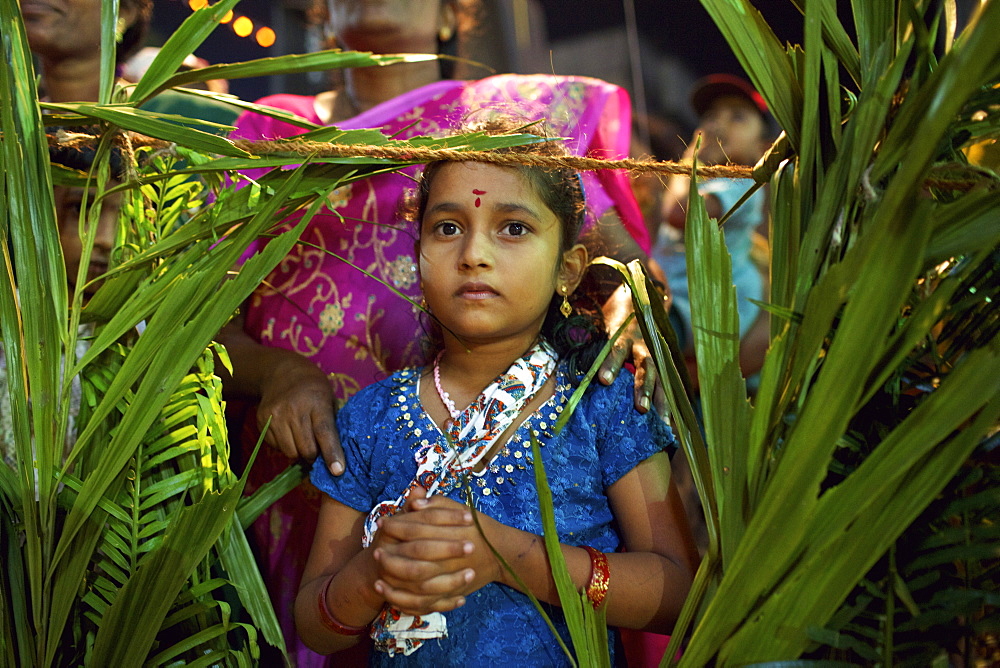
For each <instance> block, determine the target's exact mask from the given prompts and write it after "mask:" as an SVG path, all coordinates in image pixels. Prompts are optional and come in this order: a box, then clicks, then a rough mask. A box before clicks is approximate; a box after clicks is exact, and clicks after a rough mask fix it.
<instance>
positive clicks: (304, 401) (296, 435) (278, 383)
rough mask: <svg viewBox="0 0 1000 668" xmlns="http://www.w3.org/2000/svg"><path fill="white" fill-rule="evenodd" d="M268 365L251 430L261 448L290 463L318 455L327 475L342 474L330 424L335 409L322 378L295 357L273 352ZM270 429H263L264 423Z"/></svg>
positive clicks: (340, 454)
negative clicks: (260, 441) (260, 435)
mask: <svg viewBox="0 0 1000 668" xmlns="http://www.w3.org/2000/svg"><path fill="white" fill-rule="evenodd" d="M270 350H271V351H272V352H274V353H279V354H280V356H279V355H274V356H273V357H272V359H273V361H274V364H273V365H272V367H271V369H270V373H268V375H267V379H266V382H263V383H261V388H260V389H261V391H260V404H259V405H258V406H257V426H258V427H259V428H260V429H261V430H263V429H264V428H265V426H267V432H266V434H265V436H264V440H265V442H267V443H268V444H270V445H272V446H274V447H276V448H278V449H279V450H281V451H282V452H283V453H284V454H285V455H287V456H288V457H292V458H303V459H308V460H310V461H311V460H313V459H316V457H317V455H322V456H323V459H324V461H325V462H326V464H327V466H328V468H329V469H330V472H331V473H333V474H334V475H340V474H341V473H343V472H344V452H343V450H342V449H341V446H340V438H339V437H338V435H337V428H336V424H335V420H334V417H335V414H336V404H335V402H334V396H333V389H332V388H331V387H330V382H329V381H328V380H327V378H326V374H324V373H323V371H322V370H321V369H320V368H319V367H317V366H316V365H315V364H313V363H312V362H310V361H309V360H308V359H306V358H304V357H302V356H301V355H299V354H297V353H294V352H291V351H287V350H279V349H276V348H271V349H270ZM269 419H270V424H269V425H268V420H269Z"/></svg>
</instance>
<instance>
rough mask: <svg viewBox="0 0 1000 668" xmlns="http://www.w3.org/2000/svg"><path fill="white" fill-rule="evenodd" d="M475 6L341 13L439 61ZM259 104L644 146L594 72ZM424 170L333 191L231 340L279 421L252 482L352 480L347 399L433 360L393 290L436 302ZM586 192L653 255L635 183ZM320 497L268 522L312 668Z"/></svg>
mask: <svg viewBox="0 0 1000 668" xmlns="http://www.w3.org/2000/svg"><path fill="white" fill-rule="evenodd" d="M460 9H461V8H460V7H459V5H458V3H457V2H452V1H449V0H395V1H389V2H369V1H366V0H360V1H352V0H330V3H329V11H330V19H331V25H332V26H333V27H334V29H335V31H336V34H337V40H338V42H339V44H340V45H341V46H343V47H344V48H347V49H352V50H359V51H372V52H375V53H400V52H412V53H438V52H440V48H441V44H442V43H447V42H449V41H450V40H452V39H453V38H454V35H455V32H456V30H457V23H458V19H459V16H460ZM259 103H260V104H264V105H267V106H271V107H277V108H280V109H283V110H286V111H291V112H293V113H295V114H296V115H298V116H300V117H302V118H304V119H306V120H308V121H311V122H312V123H316V124H320V125H331V124H332V125H336V126H337V127H339V128H342V129H354V128H378V129H379V130H381V131H382V132H383V133H384V134H386V135H391V136H393V137H396V138H408V137H413V136H417V135H431V136H446V135H449V134H454V131H455V128H457V127H459V126H460V125H462V124H464V123H467V122H468V121H469V120H475V119H481V118H484V116H488V115H490V114H503V115H507V116H510V115H514V116H516V117H518V118H524V119H526V120H536V119H544V120H545V123H546V127H547V129H548V132H549V134H553V135H556V136H562V137H568V138H570V142H569V143H568V145H567V147H568V149H569V150H570V151H571V152H572V153H574V154H577V155H589V156H594V157H602V158H621V157H626V156H627V152H628V147H629V131H630V130H629V129H630V124H631V119H630V114H631V109H630V103H629V100H628V96H627V94H626V93H625V92H624V91H623V90H622V89H620V88H618V87H617V86H613V85H611V84H608V83H606V82H603V81H599V80H596V79H590V78H585V77H560V76H546V75H538V76H519V75H499V76H493V77H488V78H486V79H482V80H479V81H456V80H446V79H442V78H441V72H440V66H439V62H438V61H429V62H426V63H411V64H401V65H393V66H389V67H370V68H358V69H354V70H349V71H347V72H346V73H345V85H344V87H343V88H342V89H340V90H337V91H329V92H327V93H323V94H321V95H319V96H316V97H303V96H296V95H275V96H271V97H268V98H264V99H263V100H260V101H259ZM236 125H237V130H236V132H235V133H234V136H235V137H240V138H246V139H273V138H277V137H287V136H291V135H295V134H300V133H301V132H303V130H301V129H300V128H298V127H296V126H293V125H290V124H288V123H284V122H281V121H277V120H274V119H271V118H269V117H265V116H260V115H256V114H245V115H244V116H242V117H241V118H240V119H239V120H238V121H237V123H236ZM417 169H418V168H416V167H412V168H407V169H404V170H402V171H401V172H399V173H393V174H385V175H379V176H375V177H372V178H369V179H365V180H363V181H359V182H356V183H353V184H350V185H348V186H345V187H344V188H342V189H338V190H336V191H334V192H333V193H332V194H331V195H330V197H329V202H328V205H327V208H326V209H325V210H323V211H322V212H321V213H319V214H318V215H317V216H316V217H315V218H314V219H313V220H312V221H311V223H310V225H309V227H308V229H307V230H306V231H305V233H304V235H303V237H302V242H303V243H300V244H298V245H297V246H296V247H295V249H293V251H292V252H291V253H290V254H289V255H288V257H287V258H286V259H285V260H284V261H283V262H282V264H281V265H279V267H278V268H277V269H275V271H274V272H273V273H272V274H271V275H270V276H269V277H268V279H267V280H266V281H265V282H264V284H262V285H261V286H260V287H259V288H258V289H257V291H256V292H255V293H254V294H253V296H252V297H251V299H250V300H249V301H248V303H247V304H246V306H245V309H244V311H243V313H242V314H241V316H240V318H238V319H236V320H234V322H233V323H231V324H230V325H228V326H227V328H226V329H225V330H224V331H223V333H222V335H221V336H220V339H221V340H222V342H223V343H224V344H225V345H226V346H227V348H228V350H229V353H230V356H231V358H232V361H233V365H234V374H233V378H231V379H227V388H228V390H229V391H230V392H231V393H233V394H234V395H235V396H243V397H247V398H250V399H252V400H257V401H259V405H258V408H257V414H256V423H257V425H258V426H262V425H263V424H264V423H265V422H266V421H267V419H268V418H269V417H270V418H271V424H270V428H269V431H268V434H267V440H268V442H269V443H270V444H272V445H274V446H275V448H265V449H264V450H263V451H262V452H261V454H260V456H259V457H258V460H257V463H256V464H255V465H254V470H253V471H252V474H251V486H254V485H259V484H261V483H263V482H266V481H267V480H269V479H271V478H272V477H273V476H274V475H275V474H276V473H278V472H280V471H281V470H283V469H284V468H286V467H287V466H288V464H289V458H290V457H291V458H299V457H301V458H307V459H312V458H315V457H316V456H317V455H322V456H323V457H324V459H325V460H326V462H327V464H328V465H329V466H330V468H331V471H332V472H333V473H334V474H339V473H341V472H342V471H343V470H344V469H343V467H344V459H343V454H342V452H341V451H340V447H339V444H338V442H337V439H336V434H335V432H334V428H333V423H334V420H333V414H334V406H335V404H336V403H338V402H343V401H344V400H345V399H347V398H348V397H350V396H351V395H353V394H355V393H356V392H357V391H358V390H359V389H360V388H362V387H364V386H366V385H368V384H370V383H372V382H374V381H376V380H379V379H382V378H385V377H386V376H388V375H389V374H390V373H391V372H393V371H395V370H397V369H400V368H403V367H406V366H412V365H416V364H420V363H422V362H424V361H425V360H423V358H422V353H423V350H422V347H421V340H422V338H423V330H422V328H421V325H420V322H419V319H418V315H419V309H418V308H416V307H414V306H413V305H412V304H411V303H409V302H407V301H406V300H404V299H401V298H400V297H399V296H398V295H397V294H394V290H395V291H398V292H400V293H402V294H404V295H406V296H407V297H409V298H410V299H411V300H412V301H413V303H419V302H420V299H421V297H420V286H419V277H418V276H417V273H416V268H417V262H416V255H415V251H414V239H413V236H412V234H411V232H410V230H408V229H407V228H406V226H405V224H404V223H402V222H401V220H402V219H401V217H400V216H399V209H400V205H401V202H402V199H403V197H404V195H405V193H406V192H407V191H408V190H410V189H411V188H412V187H413V179H412V177H413V174H414V173H415V172H416V171H417ZM584 189H585V192H586V198H587V203H588V208H589V217H590V220H591V224H592V225H594V226H595V230H596V231H597V232H598V233H599V234H598V236H600V237H602V247H601V248H600V249H598V252H599V253H607V254H612V251H614V255H615V256H616V257H619V258H621V259H626V260H627V259H631V258H632V257H642V256H644V251H646V250H648V244H649V240H648V237H647V233H646V229H645V226H644V224H643V221H642V216H641V213H640V211H639V208H638V205H637V204H636V202H635V199H634V197H633V195H632V192H631V189H630V185H629V180H628V177H627V175H625V174H623V173H620V172H612V171H609V170H601V171H600V172H599V173H596V174H594V173H589V174H586V175H585V176H584ZM612 209H613V210H614V211H612ZM614 212H617V216H615V215H614ZM605 214H610V215H609V216H606V215H605ZM602 217H603V220H602V222H601V223H600V224H599V225H598V224H596V221H597V220H598V219H601V218H602ZM609 221H610V222H609ZM625 230H628V231H627V232H626V231H625ZM331 253H332V254H335V255H331ZM358 268H360V269H363V270H364V271H365V272H367V273H368V274H370V275H371V276H374V277H375V278H371V277H369V276H366V275H364V274H363V273H361V272H359V271H358ZM376 279H377V280H376ZM390 286H391V287H390ZM624 352H625V351H623V354H624ZM619 364H620V360H619ZM640 373H641V370H640ZM637 376H638V374H637ZM637 385H638V386H639V389H637V395H636V401H637V406H642V407H644V408H647V409H648V408H649V406H650V395H651V389H652V387H651V384H650V388H649V390H647V389H645V384H638V383H637ZM244 442H246V440H245V441H244ZM251 444H252V442H251ZM346 464H347V465H348V466H350V465H351V462H347V463H346ZM318 499H319V497H318V493H317V492H316V490H315V489H314V488H312V487H311V486H310V485H309V483H308V482H304V483H303V485H302V486H300V487H299V488H298V489H296V490H295V491H294V492H292V493H291V494H289V495H287V496H286V497H285V498H284V499H282V501H281V502H279V503H278V504H276V505H274V506H272V507H271V508H270V509H268V511H267V512H266V513H265V514H264V515H263V516H262V517H261V518H260V519H259V520H258V522H257V523H256V525H255V534H256V536H257V539H258V545H259V548H260V551H261V554H260V558H261V561H262V569H263V570H264V574H265V578H266V580H267V582H268V585H269V588H270V590H271V592H272V598H273V599H274V603H275V607H276V609H277V612H278V615H279V619H281V621H282V625H283V628H284V629H285V631H286V632H285V635H286V639H287V641H288V643H289V650H290V654H291V655H292V656H293V658H294V660H295V661H296V663H297V665H299V666H305V665H323V664H324V662H325V658H324V657H320V656H319V655H315V654H313V653H312V652H310V651H309V650H308V649H306V648H305V647H304V646H303V645H302V644H301V643H300V642H299V641H298V639H297V638H296V637H295V635H294V625H293V622H292V618H291V605H292V602H293V600H294V597H295V592H296V590H297V588H298V583H299V578H300V576H301V573H302V568H303V566H304V563H305V558H306V556H307V555H308V552H309V547H310V541H311V538H312V536H313V533H314V528H315V522H316V510H317V508H318Z"/></svg>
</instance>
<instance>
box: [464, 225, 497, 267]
mask: <svg viewBox="0 0 1000 668" xmlns="http://www.w3.org/2000/svg"><path fill="white" fill-rule="evenodd" d="M487 237H488V235H487V234H485V233H482V232H470V233H469V234H467V235H466V236H465V242H464V243H463V244H462V254H461V256H460V257H459V262H460V264H461V266H462V268H463V269H472V268H474V267H488V266H489V264H490V257H489V255H490V253H489V239H488V238H487Z"/></svg>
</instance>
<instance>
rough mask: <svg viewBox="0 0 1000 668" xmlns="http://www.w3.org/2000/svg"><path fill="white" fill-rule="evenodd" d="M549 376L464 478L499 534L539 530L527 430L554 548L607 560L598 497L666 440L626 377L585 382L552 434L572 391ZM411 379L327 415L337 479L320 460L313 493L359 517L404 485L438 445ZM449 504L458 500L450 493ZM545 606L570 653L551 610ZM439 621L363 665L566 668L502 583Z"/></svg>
mask: <svg viewBox="0 0 1000 668" xmlns="http://www.w3.org/2000/svg"><path fill="white" fill-rule="evenodd" d="M556 373H557V377H556V381H557V385H556V390H555V393H554V394H553V396H552V397H551V398H550V399H549V400H548V401H546V402H545V403H544V404H543V405H542V406H541V407H539V408H538V409H537V410H536V411H535V412H534V413H533V414H532V415H531V416H529V417H528V419H527V420H525V421H524V423H522V424H521V426H520V427H519V428H518V430H517V432H516V433H515V434H514V435H513V436H512V437H511V439H510V440H509V441H508V442H507V444H506V445H505V446H504V447H503V448H502V449H501V450H500V452H499V453H498V454H497V455H496V456H495V457H494V458H493V459H492V460H491V461H490V462H489V464H488V466H487V467H486V468H485V469H484V470H483V471H482V473H480V474H477V475H474V476H473V477H472V480H471V486H472V490H473V495H474V500H475V505H476V508H477V509H478V510H479V511H480V512H482V513H485V514H487V515H489V516H491V517H493V518H494V519H496V520H498V521H500V522H503V523H505V524H507V525H509V526H512V527H516V528H518V529H522V530H524V531H530V532H532V533H537V534H541V533H542V526H541V517H540V515H539V512H538V496H537V493H536V491H535V482H534V471H533V469H532V466H531V464H532V459H531V443H530V436H529V433H530V430H534V431H535V433H536V435H537V437H538V439H539V443H540V444H541V446H542V448H541V452H542V457H543V458H544V461H545V470H546V472H547V473H548V476H549V486H550V487H551V489H552V495H553V501H554V505H555V514H556V526H557V528H558V530H559V539H560V541H561V542H563V543H566V544H569V545H591V546H593V547H595V548H596V549H598V550H601V551H603V552H614V551H615V550H616V549H617V548H618V546H619V544H620V540H619V536H618V534H617V532H616V530H615V528H614V526H613V517H612V515H611V508H610V506H609V504H608V499H607V497H606V496H605V489H606V488H607V487H609V486H610V485H612V484H613V483H614V482H616V481H617V480H618V479H619V478H621V477H622V476H623V475H625V474H626V473H627V472H628V471H630V470H632V469H633V468H634V467H635V466H636V465H637V464H639V463H640V462H642V461H643V460H644V459H646V458H648V457H650V456H651V455H653V454H655V453H657V452H659V451H660V450H663V449H664V448H666V447H668V446H672V444H673V436H672V434H671V432H670V429H669V427H667V426H666V424H664V423H663V422H662V421H661V420H660V419H659V418H658V417H656V416H655V415H653V414H652V413H647V414H646V415H640V414H639V413H637V412H636V411H635V409H634V407H633V397H632V394H633V384H634V380H633V378H632V376H631V374H629V373H627V372H623V373H622V374H621V375H619V377H618V379H617V380H616V381H615V383H614V384H613V385H611V386H610V387H606V386H603V385H598V384H594V385H592V386H591V387H590V388H589V389H588V391H587V392H586V393H585V395H584V397H583V399H582V400H581V401H580V403H579V404H578V406H577V408H576V410H575V412H574V414H573V416H572V418H571V419H570V421H569V423H568V424H567V425H566V427H565V428H564V429H563V430H562V432H561V433H560V434H559V436H553V435H552V427H553V425H554V424H555V422H556V420H557V419H558V417H559V414H560V413H562V411H563V409H564V407H565V406H566V403H567V401H568V400H569V398H570V396H571V395H572V393H573V389H574V388H573V386H572V385H571V384H570V382H569V379H568V377H567V375H566V371H565V369H564V367H563V365H561V364H560V365H559V367H558V369H557V372H556ZM419 375H420V370H419V369H406V370H403V371H399V372H397V373H395V374H393V375H392V376H390V377H389V378H387V379H385V380H383V381H380V382H377V383H375V384H373V385H369V386H368V387H366V388H365V389H363V390H361V392H359V393H358V394H357V395H356V396H355V397H353V398H352V399H351V400H350V401H348V402H347V405H346V406H344V408H343V409H341V411H340V412H339V413H338V415H337V428H338V430H339V433H340V438H341V443H342V444H343V447H344V453H345V455H346V458H347V471H346V472H345V473H344V474H343V475H342V476H340V477H334V476H332V475H330V473H329V472H328V470H327V469H326V467H325V466H324V465H323V463H322V461H321V460H319V459H318V460H317V463H316V465H315V466H314V467H313V471H312V482H313V483H314V484H315V485H316V487H318V488H319V489H320V490H322V491H323V492H325V493H327V494H329V495H330V496H331V497H333V498H334V499H336V500H337V501H339V502H341V503H343V504H345V505H347V506H349V507H351V508H354V509H356V510H358V511H359V512H362V513H365V514H367V513H368V512H369V511H370V510H371V509H372V508H373V507H374V506H375V505H376V504H377V503H378V502H380V501H383V500H385V499H390V498H391V499H394V498H396V497H397V496H399V494H400V493H401V492H402V491H403V490H404V489H406V487H408V486H409V485H410V483H411V481H412V480H413V477H414V475H415V473H416V470H417V465H416V463H415V461H414V453H415V452H416V451H417V449H418V448H419V447H420V446H421V445H426V444H427V442H428V441H430V440H438V439H442V440H443V436H442V434H441V432H440V430H439V429H438V427H437V426H436V425H435V424H434V422H433V421H432V420H431V419H430V418H429V417H428V416H427V414H426V413H425V412H424V409H423V407H422V405H421V403H420V399H419V396H418V379H419ZM451 496H452V497H453V498H455V499H456V500H458V501H464V499H463V498H462V497H461V495H460V494H459V493H453V494H452V495H451ZM612 577H613V575H612ZM545 607H546V610H547V612H548V613H549V615H550V616H551V617H552V619H553V621H554V622H555V624H556V627H557V628H558V629H559V630H560V634H561V635H562V636H563V638H564V640H565V642H566V643H567V645H569V644H570V642H569V634H568V632H567V630H566V627H565V622H564V621H563V618H562V613H561V611H560V610H559V608H558V607H552V606H545ZM334 612H335V611H334ZM446 616H447V619H448V634H449V635H448V637H447V638H440V639H435V640H430V641H428V642H426V643H425V644H424V645H423V646H421V647H420V648H419V649H417V650H416V651H415V652H414V653H413V654H411V655H409V656H402V655H397V656H395V657H391V658H390V657H389V656H388V655H387V654H384V653H382V652H373V653H372V657H371V665H374V666H384V665H393V666H401V665H420V666H468V665H475V664H481V665H494V664H497V663H499V662H501V661H503V662H510V663H511V665H517V666H561V665H567V664H568V661H567V660H566V657H565V655H564V654H563V653H562V650H561V649H560V648H559V646H558V644H557V643H556V641H555V638H554V637H553V636H552V632H551V631H550V630H549V628H548V626H546V624H545V622H544V621H543V620H542V618H541V616H540V615H539V614H538V612H537V611H536V610H535V608H534V607H533V606H532V604H531V602H530V601H529V600H528V598H527V597H526V596H525V595H524V594H522V593H520V592H518V591H516V590H515V589H512V588H510V587H507V586H505V585H501V584H498V583H490V584H488V585H486V586H485V587H483V588H482V589H480V590H478V591H476V592H474V593H472V594H470V595H469V596H467V597H466V604H465V605H464V606H463V607H461V608H458V609H456V610H453V611H451V612H448V613H446Z"/></svg>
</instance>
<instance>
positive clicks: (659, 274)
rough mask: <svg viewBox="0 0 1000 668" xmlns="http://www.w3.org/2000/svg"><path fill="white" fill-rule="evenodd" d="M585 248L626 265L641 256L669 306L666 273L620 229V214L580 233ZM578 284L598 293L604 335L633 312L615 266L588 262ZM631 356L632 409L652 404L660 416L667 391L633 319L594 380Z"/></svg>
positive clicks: (610, 374)
mask: <svg viewBox="0 0 1000 668" xmlns="http://www.w3.org/2000/svg"><path fill="white" fill-rule="evenodd" d="M585 243H586V245H587V252H588V254H589V255H590V257H591V258H594V257H600V256H602V255H606V256H607V257H610V258H613V259H615V260H618V261H619V262H621V263H623V264H627V263H629V262H631V261H632V260H640V261H641V262H642V263H643V264H644V265H645V266H646V270H647V271H648V273H649V275H650V276H651V277H652V278H653V279H654V280H655V281H659V283H660V284H661V285H662V286H663V296H664V299H665V300H666V301H667V303H666V304H665V307H667V308H669V306H670V287H669V286H668V285H667V277H666V275H665V274H664V273H663V270H662V269H661V268H660V266H659V265H658V264H656V262H655V261H653V260H652V259H651V258H649V257H648V256H647V255H646V254H645V253H644V252H643V251H642V249H641V248H640V247H639V245H638V244H637V243H636V241H635V239H633V238H632V236H631V235H630V234H629V233H628V232H627V231H626V230H625V226H624V225H623V224H622V222H621V219H620V218H619V217H618V215H617V214H616V213H615V212H614V211H613V210H609V211H608V212H607V213H605V214H604V215H603V216H602V217H601V219H600V220H599V221H598V222H597V224H596V225H595V226H594V227H593V228H592V230H591V231H590V232H588V233H587V235H586V237H585ZM584 282H585V283H584V285H583V287H582V288H581V289H583V290H588V291H591V293H592V294H596V295H598V298H599V299H600V303H601V304H602V310H603V312H604V321H605V325H606V326H607V329H608V334H609V335H610V334H613V333H614V332H615V331H616V330H617V329H618V327H619V326H620V325H621V324H622V323H623V322H625V319H626V318H627V317H628V316H629V315H630V314H631V313H632V310H633V309H632V294H631V292H629V290H628V288H627V287H626V286H625V285H624V283H623V281H622V276H621V274H620V273H618V271H617V270H616V269H612V268H611V267H606V266H602V265H591V266H590V267H589V268H588V270H587V274H586V276H585V278H584ZM630 356H631V359H632V362H633V364H634V365H635V394H634V402H635V408H636V410H637V411H639V412H640V413H645V412H646V411H648V410H649V409H650V408H652V407H654V406H655V408H656V410H657V413H658V414H659V415H665V414H666V410H667V400H666V393H665V392H664V391H663V387H662V384H661V383H660V382H659V381H658V378H657V375H656V367H655V365H654V364H653V359H652V357H650V355H649V349H648V348H647V347H646V342H645V341H644V340H643V338H642V332H641V331H640V330H639V324H638V322H636V321H635V320H633V321H632V323H631V324H630V325H629V326H628V327H627V328H626V329H625V331H624V332H622V336H621V337H620V338H619V339H618V341H616V342H615V344H614V346H613V347H612V349H611V353H610V354H609V355H608V356H607V358H606V359H605V360H604V362H603V363H602V364H601V368H600V371H599V372H598V375H597V377H598V380H599V381H600V382H601V383H603V384H604V385H610V384H611V383H613V382H614V380H615V378H616V377H617V376H618V373H619V372H620V371H621V369H622V365H624V364H625V361H626V360H628V359H629V357H630Z"/></svg>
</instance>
